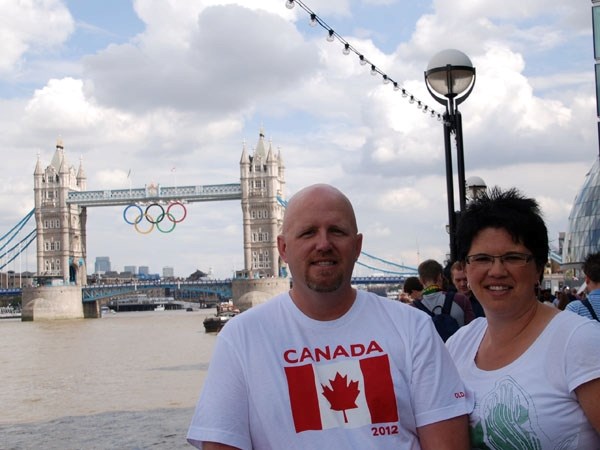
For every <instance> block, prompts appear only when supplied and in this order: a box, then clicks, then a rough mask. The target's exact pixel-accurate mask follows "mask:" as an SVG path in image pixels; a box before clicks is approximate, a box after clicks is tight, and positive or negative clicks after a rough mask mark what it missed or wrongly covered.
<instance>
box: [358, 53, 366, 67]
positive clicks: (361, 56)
mask: <svg viewBox="0 0 600 450" xmlns="http://www.w3.org/2000/svg"><path fill="white" fill-rule="evenodd" d="M358 60H359V62H360V65H361V66H364V65H365V64H366V63H367V60H366V59H365V57H364V56H363V55H358Z"/></svg>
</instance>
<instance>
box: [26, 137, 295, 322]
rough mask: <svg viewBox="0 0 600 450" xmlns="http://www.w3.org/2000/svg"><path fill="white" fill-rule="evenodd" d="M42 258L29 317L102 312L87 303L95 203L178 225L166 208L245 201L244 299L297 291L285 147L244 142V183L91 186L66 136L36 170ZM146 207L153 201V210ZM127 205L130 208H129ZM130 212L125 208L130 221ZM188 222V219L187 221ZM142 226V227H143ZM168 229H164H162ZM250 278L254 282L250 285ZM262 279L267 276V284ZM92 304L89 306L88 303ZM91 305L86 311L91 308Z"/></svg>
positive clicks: (30, 293) (29, 297)
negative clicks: (284, 247)
mask: <svg viewBox="0 0 600 450" xmlns="http://www.w3.org/2000/svg"><path fill="white" fill-rule="evenodd" d="M33 178H34V196H35V207H34V211H35V221H36V229H35V234H36V238H37V239H36V246H37V251H36V261H37V279H38V282H39V284H40V287H37V288H32V289H24V291H23V320H34V316H35V317H36V318H70V317H83V316H97V315H98V305H97V303H95V302H91V301H88V302H85V301H84V302H82V289H85V287H86V284H87V269H86V268H87V230H86V225H87V208H93V207H106V206H119V205H127V207H128V208H129V207H132V208H135V209H137V210H138V211H139V214H138V216H137V217H135V218H134V219H133V221H132V222H131V223H132V224H135V225H137V223H138V221H139V220H141V219H142V218H146V219H149V221H150V223H151V225H152V226H154V225H155V224H156V226H157V227H158V228H159V229H160V227H159V226H158V222H160V221H161V220H162V219H163V218H164V217H165V216H167V218H169V220H170V221H171V222H172V225H173V227H174V226H175V225H176V223H177V222H178V220H177V219H175V218H174V217H173V215H171V213H170V212H169V209H167V210H166V212H165V209H164V208H163V206H162V205H164V204H169V208H170V207H171V206H172V205H173V204H178V205H179V206H180V207H182V208H183V211H184V212H185V213H187V210H186V209H185V206H184V205H185V204H188V203H193V202H209V201H225V200H241V207H242V221H243V242H244V249H243V250H244V268H243V269H242V270H240V271H239V272H238V275H239V283H238V286H236V280H233V281H232V290H233V291H234V295H238V296H243V295H244V294H245V293H246V292H245V291H247V290H249V289H258V287H257V285H260V286H259V287H260V290H262V291H264V292H267V293H270V292H273V293H276V292H280V291H282V290H284V289H287V288H289V279H287V278H286V276H287V267H286V264H285V263H284V261H283V260H282V259H281V258H280V257H279V252H278V250H277V235H278V233H279V229H280V227H281V224H282V222H283V211H284V206H283V205H282V204H281V203H280V201H278V199H281V198H283V197H284V186H285V167H284V164H283V160H282V158H281V154H280V152H279V151H277V152H274V151H273V149H272V146H271V144H270V143H267V142H265V136H264V134H263V132H262V130H261V132H260V134H259V138H258V142H257V145H256V147H255V148H254V151H253V152H248V151H247V150H246V146H245V144H244V145H243V146H242V152H241V158H240V182H239V183H229V184H221V185H204V186H161V185H159V184H149V185H146V186H144V187H143V188H139V187H137V188H130V189H102V190H94V191H88V190H87V176H86V173H85V171H84V168H83V162H82V161H80V163H79V168H78V169H77V170H76V169H75V167H74V166H71V165H69V163H68V160H67V156H66V153H65V149H64V146H63V142H62V140H59V141H58V142H57V144H56V150H55V153H54V156H53V158H52V161H51V162H50V164H49V165H48V166H47V167H45V168H42V164H41V161H40V158H39V156H38V160H37V163H36V166H35V170H34V174H33ZM140 205H146V209H145V211H144V210H142V208H141V206H140ZM154 205H156V207H157V208H159V209H160V210H161V211H162V212H161V214H162V215H163V216H162V217H160V218H159V217H151V215H150V213H149V208H150V207H152V206H154ZM126 210H127V208H126ZM125 212H126V211H124V213H123V215H124V218H125V220H128V219H127V218H126V217H125ZM181 220H182V219H181ZM136 229H137V228H136ZM161 231H164V230H161ZM244 280H251V282H250V281H248V282H247V283H246V284H247V286H245V285H244ZM261 280H262V281H261ZM87 303H89V304H92V307H86V308H84V306H85V304H87ZM84 309H85V310H84Z"/></svg>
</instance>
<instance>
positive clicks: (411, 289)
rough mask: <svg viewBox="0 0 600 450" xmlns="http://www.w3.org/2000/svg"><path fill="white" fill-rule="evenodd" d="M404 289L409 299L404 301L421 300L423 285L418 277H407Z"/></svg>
mask: <svg viewBox="0 0 600 450" xmlns="http://www.w3.org/2000/svg"><path fill="white" fill-rule="evenodd" d="M402 291H403V292H404V293H405V294H406V298H407V301H405V302H404V303H411V302H413V301H414V300H420V299H421V297H422V296H423V295H422V293H423V285H422V284H421V282H420V281H419V279H418V278H417V277H407V278H406V280H404V286H402Z"/></svg>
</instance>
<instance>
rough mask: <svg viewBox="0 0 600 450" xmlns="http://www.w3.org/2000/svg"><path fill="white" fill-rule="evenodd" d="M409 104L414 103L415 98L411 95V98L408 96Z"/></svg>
mask: <svg viewBox="0 0 600 450" xmlns="http://www.w3.org/2000/svg"><path fill="white" fill-rule="evenodd" d="M409 102H410V103H414V102H415V97H414V96H413V95H411V96H410V100H409Z"/></svg>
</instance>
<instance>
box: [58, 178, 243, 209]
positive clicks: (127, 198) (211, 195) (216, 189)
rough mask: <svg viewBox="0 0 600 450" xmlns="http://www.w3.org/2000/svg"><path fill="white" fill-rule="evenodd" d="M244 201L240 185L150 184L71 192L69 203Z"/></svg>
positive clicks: (89, 204) (117, 203)
mask: <svg viewBox="0 0 600 450" xmlns="http://www.w3.org/2000/svg"><path fill="white" fill-rule="evenodd" d="M241 198H242V188H241V185H240V184H239V183H230V184H212V185H206V186H165V187H163V186H160V185H149V186H146V187H144V188H135V189H112V190H110V189H108V190H103V191H70V192H69V194H68V197H67V203H68V204H77V205H79V206H115V205H128V204H131V203H150V202H168V201H173V200H178V201H185V202H189V203H193V202H210V201H222V200H240V199H241Z"/></svg>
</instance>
